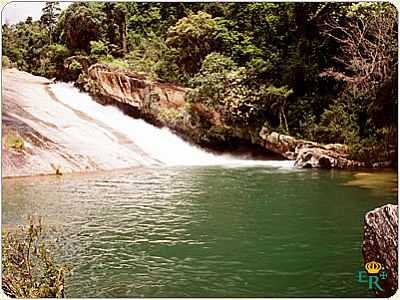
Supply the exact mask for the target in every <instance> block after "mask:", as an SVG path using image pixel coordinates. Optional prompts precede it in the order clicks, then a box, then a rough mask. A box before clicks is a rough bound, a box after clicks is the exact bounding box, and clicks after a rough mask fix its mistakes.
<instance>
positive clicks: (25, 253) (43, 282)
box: [2, 218, 68, 298]
mask: <svg viewBox="0 0 400 300" xmlns="http://www.w3.org/2000/svg"><path fill="white" fill-rule="evenodd" d="M51 249H52V248H51V244H50V243H49V242H48V241H47V240H46V239H45V236H44V234H43V226H42V223H41V220H40V219H39V220H38V221H36V222H35V221H34V220H33V219H32V218H30V219H29V225H28V226H21V227H20V228H19V229H18V230H17V231H15V232H3V233H2V288H3V290H4V292H5V293H6V295H8V296H10V297H15V298H61V297H64V275H65V273H66V272H67V271H68V269H67V268H66V267H65V266H62V265H59V264H58V263H57V262H56V261H55V260H54V257H53V253H52V252H51Z"/></svg>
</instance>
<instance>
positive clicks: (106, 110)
mask: <svg viewBox="0 0 400 300" xmlns="http://www.w3.org/2000/svg"><path fill="white" fill-rule="evenodd" d="M50 90H51V91H52V92H53V93H54V95H55V96H56V98H57V99H58V100H59V101H61V102H62V103H64V104H65V105H67V106H69V107H70V108H72V109H73V110H76V111H80V112H82V113H84V114H86V115H88V116H89V117H91V118H93V119H96V120H99V121H100V122H102V123H104V124H106V125H107V126H108V127H110V128H112V129H114V130H116V131H118V132H120V133H122V134H123V135H124V136H126V137H127V138H129V139H130V140H131V142H133V143H134V144H136V145H137V146H138V148H140V149H141V150H142V151H143V152H144V153H145V154H146V155H148V156H149V157H151V158H152V159H153V160H155V161H158V162H160V163H162V164H164V165H168V166H207V165H231V166H255V165H263V166H271V167H280V168H291V167H292V166H293V162H292V161H274V160H268V161H263V160H247V159H242V158H240V157H234V156H231V155H215V154H212V153H209V152H207V151H205V150H203V149H201V148H199V147H196V146H194V145H191V144H189V143H187V142H185V141H184V140H182V139H181V138H180V137H178V136H177V135H175V134H174V133H172V132H171V131H170V130H169V129H167V128H161V129H160V128H157V127H155V126H153V125H151V124H148V123H146V122H145V121H143V120H141V119H134V118H132V117H129V116H127V115H125V114H124V113H122V112H121V111H120V110H119V109H118V108H116V107H114V106H103V105H101V104H99V103H97V102H95V101H94V100H93V99H92V98H91V97H90V96H89V95H88V94H86V93H82V92H80V91H79V90H78V89H77V88H75V87H73V85H72V84H71V83H56V84H52V85H50ZM99 151H101V149H99Z"/></svg>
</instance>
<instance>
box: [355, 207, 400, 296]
mask: <svg viewBox="0 0 400 300" xmlns="http://www.w3.org/2000/svg"><path fill="white" fill-rule="evenodd" d="M397 247H398V206H397V205H392V204H387V205H385V206H382V207H379V208H376V209H374V210H373V211H370V212H368V213H367V214H366V216H365V223H364V240H363V245H362V253H363V257H364V263H367V262H370V261H377V262H379V263H381V265H382V268H384V269H385V271H386V273H387V275H388V277H387V279H386V280H382V281H381V286H382V288H383V289H384V291H383V292H380V291H377V292H376V294H377V296H380V297H390V296H392V295H394V293H395V292H396V290H397V280H398V279H397V278H398V274H397V251H398V250H397V249H398V248H397Z"/></svg>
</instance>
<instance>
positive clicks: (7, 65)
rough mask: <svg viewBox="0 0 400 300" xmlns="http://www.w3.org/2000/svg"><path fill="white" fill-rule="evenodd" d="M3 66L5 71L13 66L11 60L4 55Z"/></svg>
mask: <svg viewBox="0 0 400 300" xmlns="http://www.w3.org/2000/svg"><path fill="white" fill-rule="evenodd" d="M1 64H2V66H3V68H5V69H8V68H10V67H11V65H12V64H11V61H10V59H9V58H8V56H6V55H3V57H2V58H1Z"/></svg>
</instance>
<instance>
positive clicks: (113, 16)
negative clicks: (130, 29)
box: [103, 2, 128, 55]
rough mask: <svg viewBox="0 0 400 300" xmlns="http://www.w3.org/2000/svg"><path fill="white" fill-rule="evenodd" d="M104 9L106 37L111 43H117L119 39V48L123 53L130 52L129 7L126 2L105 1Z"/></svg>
mask: <svg viewBox="0 0 400 300" xmlns="http://www.w3.org/2000/svg"><path fill="white" fill-rule="evenodd" d="M103 11H104V13H105V15H106V20H107V23H106V39H107V40H108V42H109V43H110V44H111V45H116V44H117V38H118V39H119V48H120V49H121V54H122V55H124V54H126V53H127V52H128V48H127V21H126V15H127V9H126V6H125V3H113V2H105V3H104V7H103Z"/></svg>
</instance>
